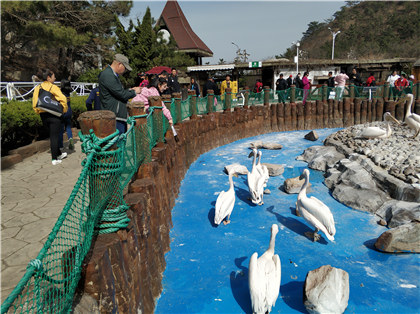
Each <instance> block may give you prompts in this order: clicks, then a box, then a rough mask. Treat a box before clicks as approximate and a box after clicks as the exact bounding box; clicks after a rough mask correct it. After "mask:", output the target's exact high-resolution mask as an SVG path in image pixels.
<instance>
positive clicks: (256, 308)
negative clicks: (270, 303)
mask: <svg viewBox="0 0 420 314" xmlns="http://www.w3.org/2000/svg"><path fill="white" fill-rule="evenodd" d="M259 266H260V265H259V263H258V253H257V252H255V253H254V254H252V256H251V259H250V260H249V275H248V284H249V294H250V296H251V303H252V312H253V313H265V308H266V306H265V274H264V272H263V271H262V269H261V268H260V267H259Z"/></svg>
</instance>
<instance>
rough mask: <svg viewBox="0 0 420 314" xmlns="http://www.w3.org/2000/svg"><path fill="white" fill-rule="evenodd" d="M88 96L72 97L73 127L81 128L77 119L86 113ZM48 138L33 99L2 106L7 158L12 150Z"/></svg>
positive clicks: (4, 146) (6, 101)
mask: <svg viewBox="0 0 420 314" xmlns="http://www.w3.org/2000/svg"><path fill="white" fill-rule="evenodd" d="M86 99H87V96H72V97H71V99H70V104H71V109H72V111H73V115H72V124H73V127H76V128H79V123H78V122H77V118H78V117H79V115H80V114H81V113H82V112H84V111H86V103H85V102H86ZM47 137H48V132H47V130H46V129H45V128H44V127H43V125H42V121H41V118H40V116H39V115H38V114H36V113H35V111H34V110H33V108H32V99H31V100H27V101H17V100H12V101H8V100H7V99H2V104H1V147H2V150H1V155H2V156H5V155H7V153H8V152H9V150H11V149H15V148H18V147H21V146H24V145H28V144H30V143H32V142H34V141H36V140H39V139H44V138H47Z"/></svg>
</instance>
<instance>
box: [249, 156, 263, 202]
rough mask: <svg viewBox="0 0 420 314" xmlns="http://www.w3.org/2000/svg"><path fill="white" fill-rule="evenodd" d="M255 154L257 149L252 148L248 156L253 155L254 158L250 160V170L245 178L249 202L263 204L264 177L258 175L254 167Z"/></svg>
mask: <svg viewBox="0 0 420 314" xmlns="http://www.w3.org/2000/svg"><path fill="white" fill-rule="evenodd" d="M257 154H258V151H257V150H256V149H255V148H253V149H252V152H251V153H250V154H249V156H248V158H249V157H251V156H254V159H253V162H252V170H251V172H248V176H247V179H248V189H249V194H250V195H251V202H252V203H254V204H258V205H262V204H264V203H263V200H262V196H263V193H264V177H263V176H261V175H260V173H259V172H258V169H257V167H256V159H257Z"/></svg>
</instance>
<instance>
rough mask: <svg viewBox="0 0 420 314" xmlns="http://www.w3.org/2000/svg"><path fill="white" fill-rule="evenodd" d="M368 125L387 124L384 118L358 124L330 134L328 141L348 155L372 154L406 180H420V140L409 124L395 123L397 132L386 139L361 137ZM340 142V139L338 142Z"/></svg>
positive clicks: (381, 164) (398, 176)
mask: <svg viewBox="0 0 420 314" xmlns="http://www.w3.org/2000/svg"><path fill="white" fill-rule="evenodd" d="M367 126H377V127H384V123H383V122H372V123H366V124H358V125H355V126H352V127H349V128H346V129H343V130H341V131H338V132H336V133H334V134H332V135H330V136H329V137H328V138H327V139H326V140H325V145H333V146H336V147H337V148H338V150H339V151H340V152H342V153H345V154H346V155H348V154H351V153H353V152H356V153H358V154H361V155H365V156H367V157H369V158H370V159H371V160H372V161H373V162H374V163H375V165H377V166H379V167H381V168H383V169H385V170H387V171H388V173H389V174H391V175H393V176H395V177H396V178H398V179H400V180H403V181H404V182H406V183H420V140H419V138H416V139H413V138H412V135H413V131H412V130H411V129H409V128H408V127H407V126H406V125H395V124H393V125H392V129H393V132H392V134H391V136H390V137H388V138H385V139H368V140H367V139H361V138H358V137H357V134H359V133H360V132H361V131H362V129H363V128H366V127H367ZM337 143H339V144H338V145H337Z"/></svg>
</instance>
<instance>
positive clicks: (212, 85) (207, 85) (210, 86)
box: [203, 77, 220, 97]
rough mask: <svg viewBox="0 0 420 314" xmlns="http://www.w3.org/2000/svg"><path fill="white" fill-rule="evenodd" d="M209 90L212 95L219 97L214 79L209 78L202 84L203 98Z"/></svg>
mask: <svg viewBox="0 0 420 314" xmlns="http://www.w3.org/2000/svg"><path fill="white" fill-rule="evenodd" d="M209 89H211V90H213V92H214V95H219V94H220V92H219V88H218V87H217V84H216V83H215V82H214V78H213V77H210V78H209V79H208V80H207V82H206V83H205V84H204V87H203V97H206V96H207V91H208V90H209Z"/></svg>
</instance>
